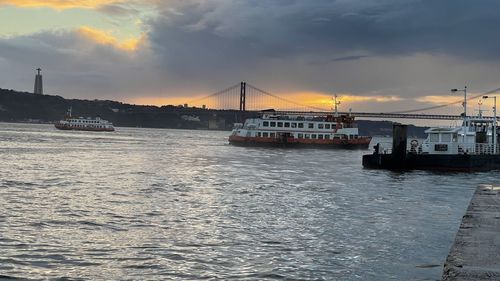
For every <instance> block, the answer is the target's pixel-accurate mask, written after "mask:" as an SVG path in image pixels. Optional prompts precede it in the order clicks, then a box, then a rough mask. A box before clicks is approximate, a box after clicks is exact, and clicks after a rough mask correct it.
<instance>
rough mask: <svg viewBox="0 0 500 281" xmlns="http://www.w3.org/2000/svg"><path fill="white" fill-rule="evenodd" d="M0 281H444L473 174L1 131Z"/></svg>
mask: <svg viewBox="0 0 500 281" xmlns="http://www.w3.org/2000/svg"><path fill="white" fill-rule="evenodd" d="M0 135H1V136H0V145H1V147H2V149H0V157H1V158H2V161H3V163H9V165H2V166H1V167H0V205H1V206H2V208H0V279H2V280H3V279H5V280H96V279H97V280H138V279H140V280H158V279H164V280H171V279H176V280H335V279H337V280H422V279H429V280H433V279H438V278H439V276H440V273H441V267H440V265H442V263H443V261H444V259H445V257H446V255H447V253H448V250H449V247H450V245H451V243H452V241H453V238H454V235H455V231H456V229H457V228H458V225H459V222H460V218H461V216H462V214H463V212H464V211H465V208H466V206H467V203H468V201H469V199H470V196H471V194H472V192H473V190H474V188H475V186H476V185H477V184H480V183H492V182H494V181H495V180H496V178H498V173H497V172H492V173H479V174H472V175H463V174H443V173H428V172H410V173H394V172H386V171H373V170H364V169H362V167H361V163H360V159H361V155H362V154H363V153H366V152H364V151H333V150H332V151H328V150H316V149H307V150H290V149H257V148H242V147H233V146H230V145H227V141H226V136H227V132H210V131H183V130H147V129H129V128H119V130H118V131H117V132H115V133H113V134H93V133H86V132H61V131H57V130H55V129H54V128H53V127H51V126H46V125H20V124H19V125H15V124H0Z"/></svg>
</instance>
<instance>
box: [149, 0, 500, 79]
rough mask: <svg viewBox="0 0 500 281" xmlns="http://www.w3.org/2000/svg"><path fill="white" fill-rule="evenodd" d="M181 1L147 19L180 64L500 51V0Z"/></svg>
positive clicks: (492, 55)
mask: <svg viewBox="0 0 500 281" xmlns="http://www.w3.org/2000/svg"><path fill="white" fill-rule="evenodd" d="M187 2H188V3H187V4H186V1H184V2H183V3H184V4H182V5H180V6H178V7H177V9H178V11H179V12H180V13H181V14H182V15H173V14H171V13H169V12H168V11H166V12H164V13H163V17H160V18H158V19H157V20H154V21H152V23H151V25H152V37H151V39H152V42H153V44H154V46H155V47H156V48H157V49H158V51H159V52H161V53H162V54H163V55H164V56H165V59H166V62H167V63H172V64H174V65H175V66H177V67H181V68H183V69H184V68H189V67H188V66H189V65H191V64H198V63H200V64H201V65H203V64H206V63H208V64H210V63H219V64H221V63H222V64H224V62H221V61H220V60H221V59H222V58H227V59H225V60H224V61H231V62H234V63H235V64H238V63H241V62H246V63H253V62H255V60H262V59H266V58H283V57H294V56H302V55H307V56H328V57H332V56H331V54H334V53H336V52H338V53H341V54H345V53H350V52H353V51H354V52H355V51H365V52H367V53H369V54H370V55H382V56H393V55H409V54H413V53H429V54H446V55H453V56H460V57H464V58H466V59H467V58H470V59H498V58H499V57H500V53H499V52H498V51H497V49H498V45H499V43H500V39H498V34H500V17H498V14H497V12H498V11H499V10H500V1H493V0H481V1H467V0H445V1H435V0H422V1H416V0H406V1H388V0H381V1H357V0H351V1H325V0H315V1H208V3H207V2H203V1H187ZM334 57H335V56H334Z"/></svg>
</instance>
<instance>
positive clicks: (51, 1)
mask: <svg viewBox="0 0 500 281" xmlns="http://www.w3.org/2000/svg"><path fill="white" fill-rule="evenodd" d="M121 2H123V1H119V0H115V1H113V0H45V1H37V0H0V5H13V6H18V7H49V8H54V9H71V8H87V9H92V8H96V7H99V6H102V5H109V4H115V3H121Z"/></svg>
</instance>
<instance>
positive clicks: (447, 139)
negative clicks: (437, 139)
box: [441, 134, 451, 142]
mask: <svg viewBox="0 0 500 281" xmlns="http://www.w3.org/2000/svg"><path fill="white" fill-rule="evenodd" d="M441 141H442V142H451V134H441Z"/></svg>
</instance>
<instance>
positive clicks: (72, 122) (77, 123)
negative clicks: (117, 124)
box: [54, 108, 115, 132]
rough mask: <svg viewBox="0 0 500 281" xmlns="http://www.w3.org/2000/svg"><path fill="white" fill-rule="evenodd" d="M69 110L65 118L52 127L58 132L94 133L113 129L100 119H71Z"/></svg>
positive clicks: (109, 124) (110, 124)
mask: <svg viewBox="0 0 500 281" xmlns="http://www.w3.org/2000/svg"><path fill="white" fill-rule="evenodd" d="M71 111H72V110H71V108H70V109H69V110H68V112H67V115H66V118H65V119H64V120H61V121H58V122H56V123H55V124H54V126H55V127H56V128H57V129H59V130H77V131H94V132H113V131H114V130H115V128H114V127H113V124H112V123H111V122H109V121H107V120H103V119H101V118H100V117H97V118H95V119H92V118H83V117H79V118H73V117H72V116H71Z"/></svg>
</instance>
